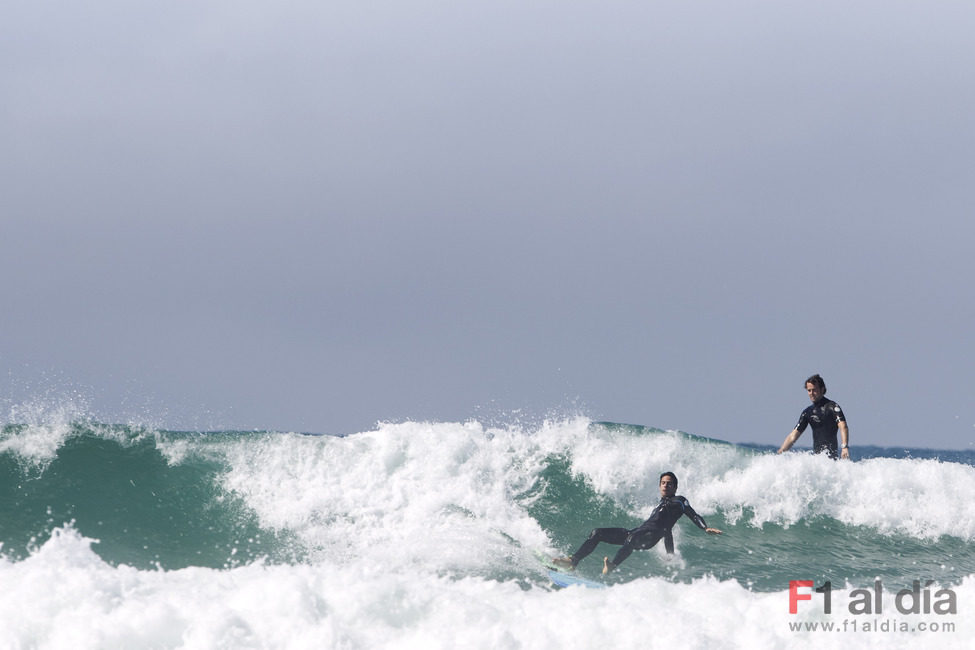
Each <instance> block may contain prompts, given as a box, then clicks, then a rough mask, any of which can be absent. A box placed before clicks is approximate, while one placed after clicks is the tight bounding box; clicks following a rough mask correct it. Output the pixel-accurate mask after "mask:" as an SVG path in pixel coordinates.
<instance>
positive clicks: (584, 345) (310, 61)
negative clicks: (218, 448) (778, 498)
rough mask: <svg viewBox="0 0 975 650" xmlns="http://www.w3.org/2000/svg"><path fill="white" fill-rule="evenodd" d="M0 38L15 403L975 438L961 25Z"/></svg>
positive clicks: (323, 20)
mask: <svg viewBox="0 0 975 650" xmlns="http://www.w3.org/2000/svg"><path fill="white" fill-rule="evenodd" d="M2 15H3V17H2V20H0V93H2V102H0V210H2V216H0V246H2V255H0V273H2V276H3V280H2V282H0V314H2V315H0V367H3V368H4V369H5V371H6V375H7V376H6V377H5V378H4V380H3V383H2V384H0V399H3V400H4V402H5V403H0V405H4V406H6V410H7V411H10V412H11V413H14V412H17V411H18V409H19V408H20V405H23V404H24V403H28V402H35V401H38V400H42V398H43V399H50V400H53V401H54V402H56V401H57V400H58V399H59V398H58V397H57V396H58V395H75V396H78V397H77V399H79V400H81V401H83V402H84V403H85V409H86V410H87V411H88V413H89V414H90V415H92V416H94V417H98V418H101V419H105V420H110V421H115V420H119V421H146V422H152V423H153V424H156V425H159V426H166V427H169V428H194V429H213V428H243V429H253V428H262V429H263V428H268V429H276V430H301V431H312V432H321V433H351V432H354V431H361V430H366V429H369V428H370V427H372V426H373V425H374V424H375V423H376V422H377V421H385V420H394V421H395V420H402V419H417V420H419V419H428V420H450V421H455V420H465V419H467V418H471V417H475V418H479V419H481V420H485V421H497V422H504V421H506V420H509V421H510V420H512V419H515V418H516V417H543V416H546V415H552V414H555V415H557V414H568V413H573V412H581V413H583V414H586V415H588V416H590V417H593V418H594V419H606V420H613V421H622V422H634V423H639V424H645V425H650V426H657V427H662V428H676V429H681V430H684V431H688V432H691V433H695V434H698V435H705V436H710V437H716V438H722V439H726V440H732V441H753V442H763V443H770V444H779V443H780V442H781V441H782V439H783V438H784V437H785V435H786V434H787V433H788V432H789V430H790V429H791V428H792V426H793V424H794V423H795V419H796V417H797V416H798V414H799V411H800V410H801V409H802V408H803V407H804V406H805V405H806V403H807V398H806V396H805V392H804V390H803V387H802V382H803V380H804V379H805V377H806V376H808V375H809V374H812V373H814V372H820V373H822V374H823V376H824V377H825V378H826V381H827V384H828V386H829V396H830V397H832V398H834V399H835V400H837V401H838V402H839V403H840V404H842V405H843V407H844V409H845V410H846V412H847V416H848V418H849V422H850V430H851V441H852V443H853V445H854V447H855V445H856V444H877V445H906V446H932V447H952V448H955V447H970V446H971V445H972V444H973V440H975V408H973V398H972V390H973V379H972V377H973V370H975V364H973V359H975V354H973V352H975V346H973V337H972V325H973V323H975V307H973V305H975V300H973V299H975V295H973V293H975V291H973V281H972V279H973V278H975V262H973V254H972V246H973V242H975V219H973V206H975V189H973V188H975V128H973V126H975V123H973V117H972V116H973V115H975V84H973V83H972V70H973V68H975V65H973V64H975V40H973V39H972V34H973V33H975V5H973V4H971V3H969V2H960V1H959V2H943V1H933V2H923V3H919V2H898V1H889V0H884V1H882V2H881V1H876V2H687V3H685V2H681V3H677V2H648V1H642V2H609V3H605V2H600V3H596V2H574V3H569V2H529V3H524V2H466V1H453V2H438V1H425V2H420V1H416V0H402V1H400V2H384V1H378V2H361V1H360V2H345V1H342V2H327V1H324V2H298V1H293V2H274V3H260V2H230V1H224V2H175V3H171V2H167V3H149V2H130V1H127V2H111V1H109V2H98V3H96V4H95V5H93V6H92V5H91V3H84V2H43V1H41V2H37V1H31V2H26V1H19V0H16V1H14V2H9V3H7V4H6V5H5V8H4V9H3V12H2ZM3 393H5V394H6V395H5V396H4V395H3ZM64 399H67V398H64ZM808 443H809V440H808V439H803V440H802V441H801V445H803V446H805V445H808Z"/></svg>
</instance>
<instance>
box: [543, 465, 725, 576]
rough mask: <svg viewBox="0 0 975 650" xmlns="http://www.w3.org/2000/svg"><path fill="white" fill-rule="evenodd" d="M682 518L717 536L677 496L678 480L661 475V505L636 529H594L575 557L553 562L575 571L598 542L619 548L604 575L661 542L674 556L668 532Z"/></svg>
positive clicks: (605, 561) (606, 559)
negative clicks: (634, 553) (635, 554)
mask: <svg viewBox="0 0 975 650" xmlns="http://www.w3.org/2000/svg"><path fill="white" fill-rule="evenodd" d="M681 515H687V516H688V517H690V519H691V521H693V522H694V523H695V524H696V525H697V527H698V528H700V529H701V530H704V531H706V532H708V533H711V534H713V535H720V534H721V531H720V530H718V529H717V528H708V525H707V524H706V523H704V519H703V518H702V517H701V515H699V514H697V513H696V512H694V508H692V507H691V504H690V503H688V502H687V499H685V498H684V497H682V496H677V476H676V475H675V474H674V473H673V472H664V473H663V474H661V475H660V503H658V504H657V507H656V508H654V509H653V512H651V513H650V517H649V518H648V519H647V520H646V521H645V522H643V523H642V524H640V525H639V526H637V527H636V528H632V529H626V528H596V529H594V530H593V531H592V533H590V534H589V539H587V540H586V541H584V542H583V543H582V546H580V547H579V550H577V551H576V552H575V553H573V554H572V555H570V556H568V557H559V558H554V559H553V560H552V562H553V563H554V564H555V565H557V566H560V567H565V568H568V569H574V568H575V567H576V565H577V564H579V562H581V561H582V559H583V558H585V557H586V556H587V555H589V554H590V553H592V552H593V551H594V550H595V549H596V546H598V545H599V543H600V542H605V543H607V544H614V545H616V546H621V547H622V548H620V550H619V551H617V553H616V556H615V557H613V560H612V561H610V559H609V557H604V558H603V573H609V572H610V571H612V570H613V569H615V568H616V567H618V566H619V565H620V563H621V562H623V560H625V559H626V558H628V557H629V556H630V553H632V552H633V551H637V550H639V551H643V550H647V549H649V548H653V547H654V546H655V545H656V544H657V542H659V541H660V540H661V539H663V540H664V549H666V551H667V552H668V553H673V552H674V536H673V534H672V533H671V529H672V528H673V527H674V524H676V523H677V520H678V519H680V518H681Z"/></svg>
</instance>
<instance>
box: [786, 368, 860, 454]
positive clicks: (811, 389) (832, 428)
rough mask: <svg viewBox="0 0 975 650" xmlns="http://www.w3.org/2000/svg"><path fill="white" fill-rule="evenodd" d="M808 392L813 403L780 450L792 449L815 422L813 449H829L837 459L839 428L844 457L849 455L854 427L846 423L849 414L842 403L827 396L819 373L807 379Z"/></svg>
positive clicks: (813, 427) (816, 450)
mask: <svg viewBox="0 0 975 650" xmlns="http://www.w3.org/2000/svg"><path fill="white" fill-rule="evenodd" d="M806 393H808V394H809V400H810V401H811V402H812V406H807V407H806V408H805V410H803V412H802V413H801V414H800V415H799V422H797V423H796V428H795V429H793V430H792V432H791V433H790V434H789V435H788V436H786V438H785V441H784V442H783V443H782V446H781V447H780V448H779V453H780V454H781V453H783V452H785V451H788V450H789V448H791V447H792V445H794V444H795V442H796V440H798V439H799V436H801V435H802V432H803V431H805V430H806V425H811V426H812V432H813V451H814V452H815V453H817V454H818V453H822V452H825V453H826V454H828V455H829V457H830V458H833V459H836V432H837V430H838V431H839V432H840V437H841V438H843V446H842V447H841V448H840V456H841V457H842V458H849V457H850V447H849V444H850V429H849V427H847V426H846V416H845V415H843V409H841V408H840V405H839V404H837V403H836V402H834V401H833V400H831V399H827V398H826V382H825V381H823V378H822V377H820V376H819V375H813V376H812V377H810V378H809V379H807V380H806Z"/></svg>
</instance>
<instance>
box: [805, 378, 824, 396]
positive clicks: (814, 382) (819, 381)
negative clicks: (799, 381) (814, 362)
mask: <svg viewBox="0 0 975 650" xmlns="http://www.w3.org/2000/svg"><path fill="white" fill-rule="evenodd" d="M806 384H812V385H813V386H815V387H816V388H818V389H819V390H821V391H823V394H824V395H825V394H826V382H825V381H823V378H822V377H820V376H819V375H813V376H812V377H810V378H809V379H807V380H806V383H805V384H803V386H805V385H806Z"/></svg>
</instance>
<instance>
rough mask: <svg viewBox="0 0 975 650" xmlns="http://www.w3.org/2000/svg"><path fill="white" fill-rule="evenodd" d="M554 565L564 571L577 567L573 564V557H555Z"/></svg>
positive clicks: (553, 559)
mask: <svg viewBox="0 0 975 650" xmlns="http://www.w3.org/2000/svg"><path fill="white" fill-rule="evenodd" d="M552 564H554V565H555V566H560V567H562V568H563V569H574V568H576V566H575V565H574V564H572V558H571V557H553V558H552Z"/></svg>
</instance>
